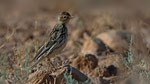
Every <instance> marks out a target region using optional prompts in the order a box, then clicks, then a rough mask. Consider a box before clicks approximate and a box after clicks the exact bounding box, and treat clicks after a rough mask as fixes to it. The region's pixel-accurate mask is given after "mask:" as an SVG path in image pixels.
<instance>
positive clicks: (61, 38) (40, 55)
mask: <svg viewBox="0 0 150 84" xmlns="http://www.w3.org/2000/svg"><path fill="white" fill-rule="evenodd" d="M71 18H72V16H71V15H70V14H69V13H68V12H65V11H64V12H61V13H60V15H59V16H58V22H57V24H56V25H55V26H54V28H53V30H52V31H51V32H50V34H49V36H48V37H47V38H48V39H47V40H46V41H45V44H43V46H42V47H41V48H40V49H39V50H38V52H37V53H36V55H35V57H34V59H33V60H32V62H34V63H33V65H32V66H31V68H33V67H34V66H35V65H36V64H38V63H39V62H40V61H41V60H43V59H44V58H48V59H50V58H52V57H54V56H56V55H57V54H58V53H60V51H62V49H63V48H64V47H65V45H66V42H67V37H68V31H67V27H66V24H67V23H68V22H69V20H70V19H71ZM50 63H51V62H50ZM51 64H52V63H51Z"/></svg>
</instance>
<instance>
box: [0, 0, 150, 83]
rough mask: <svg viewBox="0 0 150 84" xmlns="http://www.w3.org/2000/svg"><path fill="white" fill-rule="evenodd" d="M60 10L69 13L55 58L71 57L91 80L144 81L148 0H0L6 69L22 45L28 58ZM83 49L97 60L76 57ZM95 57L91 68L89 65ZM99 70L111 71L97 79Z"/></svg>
mask: <svg viewBox="0 0 150 84" xmlns="http://www.w3.org/2000/svg"><path fill="white" fill-rule="evenodd" d="M62 11H68V12H69V13H70V14H71V15H73V16H74V18H73V19H72V20H71V21H70V22H69V24H68V25H67V27H68V30H69V40H68V43H67V46H66V48H65V49H64V52H63V53H62V54H61V57H62V58H60V59H61V60H65V59H70V60H72V66H74V67H76V68H77V69H78V70H80V71H81V72H83V73H84V74H86V75H87V76H88V77H90V78H91V79H92V80H93V81H94V83H95V84H100V83H102V84H110V83H111V84H121V83H124V84H146V83H144V82H146V81H147V79H149V78H147V77H149V74H150V71H149V70H150V67H149V66H150V62H149V61H150V1H149V0H0V54H1V57H2V56H3V55H5V57H7V58H8V63H7V64H8V68H7V70H8V72H7V73H14V70H15V67H19V66H20V61H24V60H25V57H26V56H27V51H28V50H29V51H30V53H29V58H33V55H34V53H35V52H36V51H37V49H38V47H39V46H40V45H42V43H43V42H44V40H45V39H46V38H47V36H48V32H50V31H51V29H52V28H53V26H54V25H55V24H56V22H57V16H58V14H59V13H60V12H62ZM89 54H92V55H94V56H95V57H96V58H93V59H96V60H97V61H92V60H88V61H90V62H87V61H81V63H78V62H77V61H78V60H82V59H84V58H80V55H83V56H85V57H86V56H87V55H89ZM88 57H89V56H88ZM123 60H125V61H123ZM84 62H85V63H86V64H87V65H84ZM95 62H96V66H94V68H91V67H89V66H93V65H92V64H91V63H94V65H95ZM88 63H89V64H88ZM4 64H5V63H4ZM4 64H2V65H4ZM79 65H80V67H78V66H79ZM110 65H113V66H115V67H116V68H117V72H116V68H115V71H114V69H109V68H108V67H109V66H110ZM104 66H105V68H107V70H108V72H109V76H108V75H105V71H103V67H104ZM86 67H87V68H86ZM129 67H130V68H129ZM1 69H2V67H1V68H0V72H1V71H2V70H1ZM97 69H100V70H101V69H102V71H103V73H102V72H101V71H98V70H97ZM87 70H88V71H87ZM140 71H141V72H140ZM106 72H107V71H106ZM93 73H94V74H93ZM97 74H100V75H97ZM101 74H102V76H103V77H112V74H113V75H115V77H114V78H110V79H107V80H106V79H103V80H101V79H100V76H101ZM143 74H144V75H143ZM6 78H7V77H6ZM7 79H10V80H13V79H12V77H11V78H7ZM135 79H137V80H138V82H137V80H135ZM104 80H105V81H106V83H105V82H104ZM13 82H14V81H13ZM129 82H130V83H129ZM147 84H148V82H147Z"/></svg>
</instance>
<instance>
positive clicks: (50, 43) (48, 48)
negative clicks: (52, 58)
mask: <svg viewBox="0 0 150 84" xmlns="http://www.w3.org/2000/svg"><path fill="white" fill-rule="evenodd" d="M61 27H63V26H61V25H55V26H54V28H53V30H52V31H51V33H50V34H49V38H48V39H47V41H46V42H45V44H44V45H43V46H42V47H41V48H40V49H39V50H38V52H37V53H36V55H35V57H34V58H33V60H32V61H33V62H35V63H36V64H37V63H38V62H39V61H40V60H42V58H44V57H46V56H47V55H49V54H50V53H52V52H53V50H54V49H55V46H57V45H58V43H59V42H57V41H59V40H58V39H59V37H60V36H61V29H62V28H61Z"/></svg>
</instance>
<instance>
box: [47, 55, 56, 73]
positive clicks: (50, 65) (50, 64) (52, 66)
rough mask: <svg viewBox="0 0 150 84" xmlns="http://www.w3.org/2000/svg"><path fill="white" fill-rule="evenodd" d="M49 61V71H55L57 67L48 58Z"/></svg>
mask: <svg viewBox="0 0 150 84" xmlns="http://www.w3.org/2000/svg"><path fill="white" fill-rule="evenodd" d="M47 61H48V71H49V70H52V69H54V70H55V66H54V64H53V63H52V62H51V60H50V58H49V57H47Z"/></svg>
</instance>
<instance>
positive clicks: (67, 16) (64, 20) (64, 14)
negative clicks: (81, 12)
mask: <svg viewBox="0 0 150 84" xmlns="http://www.w3.org/2000/svg"><path fill="white" fill-rule="evenodd" d="M71 18H72V16H71V15H70V14H69V13H68V12H66V11H63V12H61V13H60V15H59V16H58V21H59V22H61V23H68V22H69V20H70V19H71Z"/></svg>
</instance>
